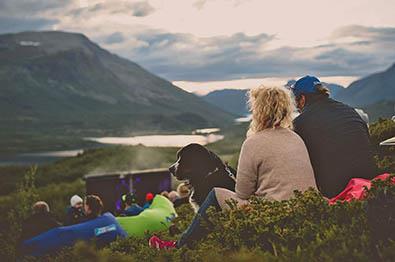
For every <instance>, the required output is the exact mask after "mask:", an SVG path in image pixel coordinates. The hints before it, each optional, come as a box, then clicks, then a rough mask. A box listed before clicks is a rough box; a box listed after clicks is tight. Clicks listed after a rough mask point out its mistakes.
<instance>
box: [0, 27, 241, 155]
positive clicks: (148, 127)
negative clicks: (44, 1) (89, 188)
mask: <svg viewBox="0 0 395 262" xmlns="http://www.w3.org/2000/svg"><path fill="white" fill-rule="evenodd" d="M0 90H1V92H0V110H1V112H2V114H1V115H0V125H1V126H2V127H6V128H2V131H1V132H0V141H2V142H0V147H1V148H2V150H3V151H18V150H20V149H21V150H22V151H27V150H31V149H32V148H45V146H43V143H46V144H52V146H54V145H58V146H59V144H62V143H63V145H61V146H60V147H62V148H63V147H64V146H67V145H72V144H73V143H77V142H76V141H75V140H76V139H77V138H81V137H84V136H100V135H106V134H111V135H127V134H131V133H136V132H151V133H155V132H161V131H180V130H190V129H192V128H196V127H209V126H218V125H219V126H221V125H225V124H226V123H228V122H230V121H231V120H232V119H233V116H232V115H231V114H229V113H225V112H223V111H221V110H219V109H218V108H217V107H214V106H211V105H210V104H208V103H206V102H205V101H203V100H202V99H201V98H199V97H197V96H195V95H193V94H190V93H188V92H185V91H183V90H181V89H180V88H178V87H176V86H174V85H173V84H171V83H170V82H168V81H166V80H164V79H161V78H159V77H157V76H155V75H154V74H152V73H150V72H148V71H146V70H145V69H143V68H142V67H140V66H139V65H137V64H135V63H133V62H131V61H129V60H126V59H123V58H121V57H119V56H116V55H114V54H111V53H110V52H108V51H106V50H104V49H102V48H100V47H99V46H98V45H96V44H95V43H93V42H91V41H90V40H89V39H88V38H87V37H85V36H84V35H82V34H74V33H65V32H55V31H53V32H24V33H18V34H5V35H0ZM78 143H79V142H78Z"/></svg>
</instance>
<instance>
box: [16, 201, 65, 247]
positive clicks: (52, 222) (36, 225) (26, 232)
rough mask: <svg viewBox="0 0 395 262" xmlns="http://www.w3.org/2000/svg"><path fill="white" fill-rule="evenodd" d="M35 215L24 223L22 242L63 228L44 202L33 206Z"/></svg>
mask: <svg viewBox="0 0 395 262" xmlns="http://www.w3.org/2000/svg"><path fill="white" fill-rule="evenodd" d="M32 210H33V214H32V215H31V216H29V217H28V218H27V219H26V220H25V221H24V222H23V223H22V235H21V242H22V241H25V240H27V239H30V238H33V237H35V236H37V235H39V234H41V233H44V232H46V231H48V230H50V229H52V228H55V227H59V226H62V224H61V223H59V222H58V221H57V220H56V219H55V217H54V216H53V215H52V213H51V212H50V211H49V206H48V204H47V203H46V202H44V201H38V202H36V203H34V205H33V206H32Z"/></svg>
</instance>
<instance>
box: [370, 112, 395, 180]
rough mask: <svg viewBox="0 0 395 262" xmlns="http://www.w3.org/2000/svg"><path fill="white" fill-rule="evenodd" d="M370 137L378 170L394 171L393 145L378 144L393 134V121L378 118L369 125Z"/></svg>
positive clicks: (394, 152) (394, 134) (394, 151)
mask: <svg viewBox="0 0 395 262" xmlns="http://www.w3.org/2000/svg"><path fill="white" fill-rule="evenodd" d="M369 131H370V139H371V142H372V145H373V148H374V151H375V159H376V163H377V167H378V168H379V170H380V172H382V173H383V172H391V173H394V172H395V147H394V146H379V144H380V142H382V141H384V140H387V139H389V138H391V137H394V136H395V122H394V121H393V120H391V119H381V118H380V119H379V120H378V121H377V122H376V123H373V124H371V125H370V126H369Z"/></svg>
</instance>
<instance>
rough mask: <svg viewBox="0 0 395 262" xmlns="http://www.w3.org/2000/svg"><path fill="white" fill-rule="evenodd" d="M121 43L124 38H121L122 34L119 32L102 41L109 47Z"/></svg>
mask: <svg viewBox="0 0 395 262" xmlns="http://www.w3.org/2000/svg"><path fill="white" fill-rule="evenodd" d="M123 41H125V37H124V36H123V34H122V33H121V32H115V33H112V34H110V35H109V36H107V37H106V39H105V40H104V43H106V44H109V45H111V44H117V43H121V42H123Z"/></svg>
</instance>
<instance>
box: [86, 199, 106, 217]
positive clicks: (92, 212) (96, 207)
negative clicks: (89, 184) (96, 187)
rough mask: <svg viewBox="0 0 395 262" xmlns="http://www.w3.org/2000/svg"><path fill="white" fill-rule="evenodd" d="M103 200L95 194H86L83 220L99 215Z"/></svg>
mask: <svg viewBox="0 0 395 262" xmlns="http://www.w3.org/2000/svg"><path fill="white" fill-rule="evenodd" d="M102 210H103V202H102V201H101V199H100V197H98V196H96V195H87V196H86V197H85V201H84V212H85V216H86V218H85V221H88V220H92V219H95V218H97V217H99V216H101V212H102Z"/></svg>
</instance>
